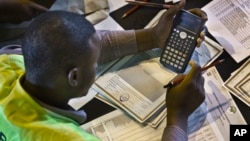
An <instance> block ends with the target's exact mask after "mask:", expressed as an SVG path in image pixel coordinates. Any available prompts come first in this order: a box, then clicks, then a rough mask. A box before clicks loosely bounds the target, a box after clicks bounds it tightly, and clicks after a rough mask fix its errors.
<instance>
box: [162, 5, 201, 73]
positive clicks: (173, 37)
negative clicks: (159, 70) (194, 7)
mask: <svg viewBox="0 0 250 141" xmlns="http://www.w3.org/2000/svg"><path fill="white" fill-rule="evenodd" d="M204 24H205V20H203V19H202V18H201V17H199V16H197V15H194V14H192V13H190V12H188V11H185V10H181V11H180V12H179V13H178V14H177V15H176V16H175V18H174V22H173V26H172V29H171V32H170V34H169V37H168V38H167V40H166V45H165V47H164V48H163V50H162V54H161V57H160V62H161V64H162V65H163V66H164V67H166V68H167V69H170V70H171V71H173V72H176V73H183V72H184V71H185V70H186V67H187V65H188V62H189V61H190V59H191V56H192V54H193V51H194V49H195V47H196V44H197V38H198V37H199V35H200V32H201V31H202V30H203V28H204Z"/></svg>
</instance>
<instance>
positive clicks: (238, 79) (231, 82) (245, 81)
mask: <svg viewBox="0 0 250 141" xmlns="http://www.w3.org/2000/svg"><path fill="white" fill-rule="evenodd" d="M249 77H250V59H248V60H247V61H246V62H245V63H244V64H243V65H242V66H241V67H240V68H239V69H238V70H237V71H236V72H234V73H233V75H232V76H231V77H230V78H228V79H227V80H226V82H225V83H224V86H225V88H227V89H228V90H229V91H230V92H231V93H232V94H234V95H235V96H236V97H237V98H239V99H240V100H241V101H243V102H244V103H245V104H247V105H248V106H250V93H249V89H250V83H249V82H250V81H249ZM239 89H240V90H239ZM247 92H248V93H247Z"/></svg>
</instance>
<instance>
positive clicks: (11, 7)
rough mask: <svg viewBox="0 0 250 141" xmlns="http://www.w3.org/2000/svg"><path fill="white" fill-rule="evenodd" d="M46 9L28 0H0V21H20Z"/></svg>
mask: <svg viewBox="0 0 250 141" xmlns="http://www.w3.org/2000/svg"><path fill="white" fill-rule="evenodd" d="M47 10H48V9H47V8H45V7H43V6H41V5H39V4H36V3H34V2H32V1H28V0H2V1H0V22H6V23H20V22H23V21H26V20H30V19H32V18H34V17H36V16H38V15H39V14H40V13H43V12H46V11H47Z"/></svg>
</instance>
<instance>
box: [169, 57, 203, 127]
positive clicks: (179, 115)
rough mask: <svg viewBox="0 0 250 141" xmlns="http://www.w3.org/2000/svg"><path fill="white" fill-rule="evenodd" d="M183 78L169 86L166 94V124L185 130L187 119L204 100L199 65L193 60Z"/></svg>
mask: <svg viewBox="0 0 250 141" xmlns="http://www.w3.org/2000/svg"><path fill="white" fill-rule="evenodd" d="M189 64H190V65H191V66H192V69H191V70H190V72H189V73H188V74H187V75H186V76H185V79H184V80H183V81H182V82H181V83H180V84H178V85H177V86H174V87H171V88H169V90H168V91H167V96H166V104H167V115H168V116H167V124H168V125H175V126H178V127H180V128H182V129H183V130H184V131H186V130H187V120H188V117H189V116H190V114H192V113H193V112H194V111H195V109H196V108H198V107H199V106H200V105H201V104H202V102H203V101H204V100H205V90H204V78H203V77H202V75H201V67H200V66H199V65H197V64H196V63H195V62H193V61H191V62H190V63H189Z"/></svg>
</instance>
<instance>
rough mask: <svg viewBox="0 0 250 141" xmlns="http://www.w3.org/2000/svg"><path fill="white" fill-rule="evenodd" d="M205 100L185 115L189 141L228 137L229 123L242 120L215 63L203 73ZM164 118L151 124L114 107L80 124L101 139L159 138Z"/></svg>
mask: <svg viewBox="0 0 250 141" xmlns="http://www.w3.org/2000/svg"><path fill="white" fill-rule="evenodd" d="M203 76H204V78H205V91H206V100H205V102H204V103H203V104H202V105H201V106H200V107H199V108H198V109H196V111H195V112H194V113H193V114H192V115H191V116H190V117H189V121H188V140H189V141H201V140H202V141H203V140H208V141H229V129H230V128H229V126H230V124H232V125H233V124H239V125H240V124H242V125H244V124H246V122H245V120H244V119H243V117H242V115H241V113H240V111H239V109H238V107H237V105H236V104H235V102H234V101H233V99H232V97H231V95H230V94H229V93H228V91H227V90H226V89H225V88H224V87H223V86H222V84H223V81H222V79H221V78H220V75H219V74H218V72H217V70H216V69H215V67H213V68H211V69H209V70H207V72H205V73H204V75H203ZM165 126H166V119H164V120H163V122H162V123H161V124H160V125H159V126H158V128H152V127H150V126H148V125H146V126H143V125H142V124H140V123H138V122H135V121H134V120H132V119H131V118H130V117H129V116H128V115H126V114H125V113H124V112H121V111H119V110H116V111H114V112H111V113H109V114H107V115H104V116H102V117H99V118H97V119H95V120H93V121H90V122H88V123H86V124H84V125H82V126H81V127H82V128H83V129H84V130H85V131H87V132H89V133H91V134H93V135H95V136H97V137H99V138H100V139H101V140H102V141H134V140H140V141H149V140H150V141H160V140H161V136H162V134H163V130H164V128H165Z"/></svg>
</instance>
